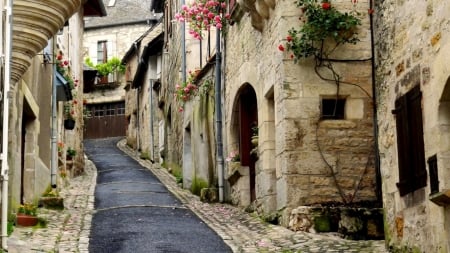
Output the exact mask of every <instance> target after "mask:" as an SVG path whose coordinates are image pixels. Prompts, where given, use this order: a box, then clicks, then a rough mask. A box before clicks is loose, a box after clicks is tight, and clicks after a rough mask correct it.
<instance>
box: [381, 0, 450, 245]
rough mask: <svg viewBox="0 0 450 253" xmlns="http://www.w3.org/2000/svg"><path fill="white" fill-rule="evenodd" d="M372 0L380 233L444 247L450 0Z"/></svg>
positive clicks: (449, 225) (447, 232)
mask: <svg viewBox="0 0 450 253" xmlns="http://www.w3.org/2000/svg"><path fill="white" fill-rule="evenodd" d="M375 3H376V6H375V12H374V16H375V19H374V23H375V24H376V25H375V27H374V28H375V29H374V30H375V36H374V38H379V39H376V41H375V42H376V43H375V52H376V55H375V59H376V66H377V68H376V83H377V85H376V97H377V118H378V129H379V130H378V143H379V150H380V151H379V152H380V161H381V175H382V180H383V184H382V185H383V189H382V192H383V205H384V207H385V217H386V221H385V223H386V229H385V230H386V241H387V243H388V244H389V246H390V248H392V249H396V250H400V251H401V252H449V251H450V244H449V243H450V208H449V203H450V191H449V189H450V173H449V171H450V170H449V166H450V165H449V164H450V163H449V159H450V156H449V154H450V142H449V139H450V138H449V122H450V121H449V119H450V116H449V115H450V107H449V103H448V101H449V99H450V96H449V94H450V93H449V91H450V81H449V80H450V79H449V77H450V69H449V67H448V64H447V60H448V59H449V56H450V37H449V35H448V32H447V30H448V29H449V26H450V23H449V19H448V15H449V13H450V3H449V2H447V1H424V2H415V3H414V5H410V4H408V3H409V2H405V1H391V0H388V1H381V2H377V1H376V2H375ZM396 252H397V251H396Z"/></svg>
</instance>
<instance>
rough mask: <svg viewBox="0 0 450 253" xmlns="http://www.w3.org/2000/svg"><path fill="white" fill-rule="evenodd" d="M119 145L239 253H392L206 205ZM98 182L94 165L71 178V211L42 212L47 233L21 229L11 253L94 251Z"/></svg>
mask: <svg viewBox="0 0 450 253" xmlns="http://www.w3.org/2000/svg"><path fill="white" fill-rule="evenodd" d="M118 146H119V148H120V149H122V150H123V151H124V152H125V153H127V154H128V155H130V156H131V157H133V158H134V159H135V160H137V161H138V162H139V163H141V165H143V166H145V167H147V168H149V169H150V170H151V171H152V172H153V173H154V174H155V175H156V176H157V177H158V178H159V179H160V180H161V182H162V183H163V184H164V185H166V187H167V188H168V189H169V191H171V192H172V193H173V194H174V195H175V196H177V197H178V198H179V199H180V200H181V201H182V202H183V204H184V205H185V206H187V207H188V208H190V209H191V210H192V211H193V212H195V213H196V214H197V215H198V216H199V217H200V218H201V219H202V220H203V221H204V222H205V223H207V224H208V225H209V226H210V227H211V228H212V229H214V230H215V231H216V232H217V233H218V234H219V235H220V236H221V237H222V238H223V239H224V241H225V242H226V243H227V244H228V245H229V246H230V247H231V248H232V250H233V252H240V253H244V252H245V253H247V252H248V253H251V252H255V253H266V252H282V253H294V252H301V253H310V252H311V253H313V252H320V253H328V252H355V253H356V252H358V253H383V252H387V251H386V250H385V246H384V241H350V240H345V239H342V238H339V237H337V236H333V235H320V234H310V233H302V232H293V231H290V230H288V229H286V228H284V227H282V226H276V225H271V224H267V223H264V222H262V221H261V220H260V219H258V218H257V217H254V216H252V215H251V214H248V213H246V212H244V211H243V210H241V209H239V208H236V207H233V206H230V205H228V204H220V203H216V204H208V203H203V202H201V201H200V200H199V198H198V197H197V196H195V195H193V194H191V193H190V192H189V191H187V190H183V189H181V188H180V187H179V186H178V185H177V184H176V182H175V178H174V177H173V176H172V175H171V174H169V173H168V172H167V170H165V169H161V168H159V166H157V165H153V164H151V163H150V161H148V160H142V159H140V158H139V154H138V153H137V152H135V151H133V150H132V149H130V148H128V147H127V146H126V145H125V142H124V141H121V142H119V144H118ZM95 182H96V171H95V168H94V167H93V165H92V163H91V162H90V161H88V162H87V163H86V173H85V175H83V176H80V177H77V178H74V179H71V180H70V184H69V185H68V186H67V187H66V188H64V189H63V190H62V191H61V195H62V196H63V197H64V204H65V206H66V209H65V210H64V211H51V210H40V212H39V216H41V217H44V218H46V219H47V220H48V221H49V224H48V227H47V228H45V229H32V228H15V230H14V233H13V234H12V235H11V236H10V238H9V240H8V245H9V251H8V252H13V253H16V252H17V253H29V252H80V253H84V252H88V243H89V229H90V221H91V218H92V214H93V212H94V210H93V203H94V197H93V193H94V189H95ZM94 253H95V252H94Z"/></svg>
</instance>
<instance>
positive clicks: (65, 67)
mask: <svg viewBox="0 0 450 253" xmlns="http://www.w3.org/2000/svg"><path fill="white" fill-rule="evenodd" d="M55 64H56V71H58V72H59V73H60V74H61V75H62V76H64V78H65V79H66V81H67V82H68V83H69V87H70V89H74V88H75V87H77V86H78V82H79V81H78V79H76V78H74V77H72V76H71V75H70V73H69V72H70V71H69V68H70V66H69V61H68V60H67V59H64V57H63V55H62V53H61V52H59V53H58V55H57V56H56V60H55Z"/></svg>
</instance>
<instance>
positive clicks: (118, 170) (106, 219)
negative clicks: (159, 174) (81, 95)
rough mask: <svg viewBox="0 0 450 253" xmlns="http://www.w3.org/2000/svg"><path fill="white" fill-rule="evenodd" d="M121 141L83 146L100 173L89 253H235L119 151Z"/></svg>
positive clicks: (90, 141) (111, 140)
mask: <svg viewBox="0 0 450 253" xmlns="http://www.w3.org/2000/svg"><path fill="white" fill-rule="evenodd" d="M119 140H120V138H107V139H95V140H94V139H92V140H85V141H84V145H85V152H86V154H87V156H88V158H89V159H90V160H91V161H93V162H94V164H95V166H96V167H97V173H98V175H97V185H96V189H95V213H94V216H93V218H92V226H91V231H90V240H89V252H92V253H112V252H126V253H131V252H133V253H135V252H136V253H139V252H145V253H160V252H165V253H166V252H167V253H202V252H205V253H216V252H217V253H222V252H224V253H225V252H232V251H231V249H230V248H229V247H228V246H227V245H226V244H225V243H224V242H223V240H222V238H220V237H219V236H218V235H217V234H216V233H215V232H214V231H213V230H212V229H211V228H209V227H208V226H207V225H206V224H205V223H204V222H203V221H202V220H201V219H199V218H198V217H197V216H196V215H195V214H194V213H193V212H192V211H191V210H189V209H187V208H186V207H185V206H183V204H182V203H181V202H180V201H179V200H178V199H177V198H176V197H174V196H173V195H172V194H171V193H170V192H169V191H168V190H167V188H166V187H165V186H164V185H163V184H161V182H160V181H159V180H158V179H157V178H156V177H155V176H154V175H153V174H152V173H151V172H150V171H149V170H148V169H146V168H145V167H143V166H141V165H140V164H139V163H138V162H136V161H135V160H134V159H132V158H131V157H129V156H127V155H126V154H125V153H123V152H122V151H120V150H119V149H118V148H117V146H116V144H117V142H118V141H119Z"/></svg>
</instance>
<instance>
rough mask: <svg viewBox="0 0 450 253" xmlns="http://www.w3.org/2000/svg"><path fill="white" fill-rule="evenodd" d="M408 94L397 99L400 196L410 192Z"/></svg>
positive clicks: (398, 184)
mask: <svg viewBox="0 0 450 253" xmlns="http://www.w3.org/2000/svg"><path fill="white" fill-rule="evenodd" d="M407 104H408V103H407V99H406V96H402V97H400V98H399V99H397V101H395V111H394V113H395V120H396V128H397V153H398V168H399V182H398V183H397V187H398V189H399V191H400V196H403V195H405V194H406V193H408V192H410V188H409V187H410V180H409V173H408V168H409V167H410V164H409V162H410V160H409V159H408V154H409V150H408V146H409V145H408V132H409V129H408V107H407Z"/></svg>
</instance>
